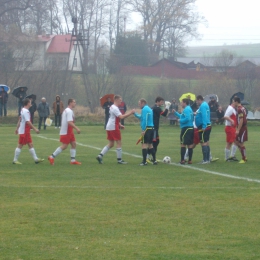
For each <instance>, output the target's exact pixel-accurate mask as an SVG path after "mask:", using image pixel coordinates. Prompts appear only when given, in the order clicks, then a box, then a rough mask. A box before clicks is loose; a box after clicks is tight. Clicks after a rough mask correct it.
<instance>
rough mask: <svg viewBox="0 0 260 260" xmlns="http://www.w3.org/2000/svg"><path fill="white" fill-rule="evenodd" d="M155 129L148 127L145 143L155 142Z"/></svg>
mask: <svg viewBox="0 0 260 260" xmlns="http://www.w3.org/2000/svg"><path fill="white" fill-rule="evenodd" d="M153 134H154V129H152V128H151V129H147V130H146V131H145V134H144V138H143V143H144V144H152V143H153Z"/></svg>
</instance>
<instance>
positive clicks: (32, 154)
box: [29, 148, 38, 161]
mask: <svg viewBox="0 0 260 260" xmlns="http://www.w3.org/2000/svg"><path fill="white" fill-rule="evenodd" d="M29 152H30V154H31V156H32V157H33V159H34V161H36V160H38V157H37V155H36V152H35V150H34V148H31V149H29Z"/></svg>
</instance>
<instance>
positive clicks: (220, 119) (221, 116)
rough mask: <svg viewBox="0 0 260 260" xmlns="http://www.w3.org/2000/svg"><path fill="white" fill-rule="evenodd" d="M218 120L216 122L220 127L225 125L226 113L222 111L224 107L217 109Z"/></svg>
mask: <svg viewBox="0 0 260 260" xmlns="http://www.w3.org/2000/svg"><path fill="white" fill-rule="evenodd" d="M216 113H217V120H216V123H217V124H218V125H219V124H220V125H223V123H224V115H225V112H224V111H223V109H222V106H219V107H218V109H217V112H216Z"/></svg>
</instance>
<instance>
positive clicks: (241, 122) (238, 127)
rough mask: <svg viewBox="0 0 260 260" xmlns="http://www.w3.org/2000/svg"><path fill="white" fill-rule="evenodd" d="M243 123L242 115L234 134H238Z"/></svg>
mask: <svg viewBox="0 0 260 260" xmlns="http://www.w3.org/2000/svg"><path fill="white" fill-rule="evenodd" d="M243 123H244V119H243V115H242V116H241V117H240V116H239V124H238V126H237V129H236V134H238V133H239V131H240V130H241V128H242V126H243Z"/></svg>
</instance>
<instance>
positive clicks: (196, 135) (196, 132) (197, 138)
mask: <svg viewBox="0 0 260 260" xmlns="http://www.w3.org/2000/svg"><path fill="white" fill-rule="evenodd" d="M193 143H194V144H199V143H200V136H199V129H198V128H194V136H193Z"/></svg>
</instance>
